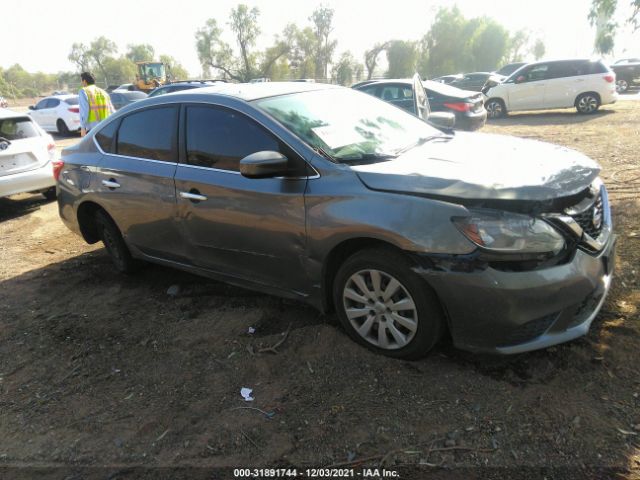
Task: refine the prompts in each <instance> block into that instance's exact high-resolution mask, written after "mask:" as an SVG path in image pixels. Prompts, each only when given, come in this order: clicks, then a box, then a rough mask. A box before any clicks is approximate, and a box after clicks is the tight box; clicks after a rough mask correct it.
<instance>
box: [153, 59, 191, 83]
mask: <svg viewBox="0 0 640 480" xmlns="http://www.w3.org/2000/svg"><path fill="white" fill-rule="evenodd" d="M160 61H161V62H162V63H164V64H165V65H166V66H167V70H168V72H167V73H168V74H169V75H170V76H171V79H172V80H187V79H188V78H189V72H187V70H186V69H185V68H184V67H183V66H182V65H181V64H180V63H179V62H178V61H177V60H176V59H175V58H173V57H172V56H171V55H160Z"/></svg>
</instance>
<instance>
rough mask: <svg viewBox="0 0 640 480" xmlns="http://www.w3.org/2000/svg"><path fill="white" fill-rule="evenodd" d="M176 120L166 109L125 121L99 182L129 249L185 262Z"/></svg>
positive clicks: (102, 165) (174, 110) (144, 112)
mask: <svg viewBox="0 0 640 480" xmlns="http://www.w3.org/2000/svg"><path fill="white" fill-rule="evenodd" d="M177 114H178V108H176V107H162V108H150V109H146V110H142V111H138V112H135V113H132V114H131V115H128V116H126V117H124V118H123V119H122V121H121V123H120V127H119V130H118V133H117V137H116V140H115V141H114V142H113V145H114V146H113V147H112V152H107V153H106V154H105V158H104V159H103V161H102V162H101V163H100V166H99V168H98V169H97V175H96V181H97V188H98V190H99V192H100V193H99V198H100V200H101V203H102V205H103V206H104V207H105V209H106V210H107V212H108V213H109V214H110V215H111V216H112V217H113V219H114V220H115V222H116V224H117V225H118V227H119V228H120V230H121V232H122V234H123V236H124V237H125V239H126V241H127V242H128V243H129V244H130V245H132V246H133V247H135V248H137V249H139V250H140V251H142V252H143V253H144V254H146V255H150V256H153V257H158V258H163V259H168V260H174V261H184V260H185V258H186V255H185V246H184V244H183V241H182V236H181V234H180V230H179V226H178V223H177V219H176V209H177V206H176V193H175V184H174V180H173V177H174V175H175V171H176V167H177V162H178V154H177ZM105 130H106V129H105ZM101 133H102V131H101V132H99V133H98V136H100V134H101ZM100 141H101V142H103V143H104V145H109V142H108V141H105V140H104V139H103V138H100ZM103 143H101V145H102V144H103Z"/></svg>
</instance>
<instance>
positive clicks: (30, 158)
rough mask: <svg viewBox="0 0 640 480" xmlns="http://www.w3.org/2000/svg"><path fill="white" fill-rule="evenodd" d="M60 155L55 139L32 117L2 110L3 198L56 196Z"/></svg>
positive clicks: (0, 176) (0, 194)
mask: <svg viewBox="0 0 640 480" xmlns="http://www.w3.org/2000/svg"><path fill="white" fill-rule="evenodd" d="M59 160H60V158H59V153H58V151H57V149H56V144H55V143H54V141H53V138H52V137H51V135H49V134H48V133H46V132H44V131H43V130H42V128H40V127H39V126H38V125H37V124H36V123H35V122H34V121H33V120H32V119H31V118H30V117H29V116H27V115H25V114H24V113H18V112H14V111H12V110H0V198H1V197H7V196H9V195H14V194H16V193H24V192H41V193H42V194H43V195H44V196H45V197H46V198H47V199H48V200H52V199H54V198H55V196H56V187H55V184H56V181H55V179H54V171H53V170H54V166H55V165H57V164H59V165H60V166H62V164H61V163H59Z"/></svg>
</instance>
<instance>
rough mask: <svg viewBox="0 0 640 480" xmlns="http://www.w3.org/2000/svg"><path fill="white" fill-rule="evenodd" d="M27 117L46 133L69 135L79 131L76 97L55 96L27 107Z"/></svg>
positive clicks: (78, 108) (78, 107)
mask: <svg viewBox="0 0 640 480" xmlns="http://www.w3.org/2000/svg"><path fill="white" fill-rule="evenodd" d="M29 115H31V118H33V119H34V120H35V121H36V123H37V124H38V125H40V126H41V127H42V128H43V129H44V130H46V131H47V132H58V133H59V134H60V135H69V133H71V132H79V131H80V105H79V100H78V95H56V96H51V97H46V98H43V99H42V100H40V101H39V102H38V103H37V104H36V105H35V106H33V105H32V106H30V107H29Z"/></svg>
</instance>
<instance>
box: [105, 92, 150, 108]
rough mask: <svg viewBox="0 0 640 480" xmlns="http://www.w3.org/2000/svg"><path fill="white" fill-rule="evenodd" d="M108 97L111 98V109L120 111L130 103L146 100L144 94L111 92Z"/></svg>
mask: <svg viewBox="0 0 640 480" xmlns="http://www.w3.org/2000/svg"><path fill="white" fill-rule="evenodd" d="M109 97H111V103H112V104H113V108H115V109H116V110H120V109H121V108H122V107H125V106H127V105H129V104H130V103H133V102H137V101H138V100H142V99H143V98H147V94H146V93H144V92H111V93H110V94H109Z"/></svg>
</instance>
